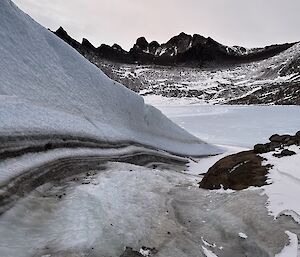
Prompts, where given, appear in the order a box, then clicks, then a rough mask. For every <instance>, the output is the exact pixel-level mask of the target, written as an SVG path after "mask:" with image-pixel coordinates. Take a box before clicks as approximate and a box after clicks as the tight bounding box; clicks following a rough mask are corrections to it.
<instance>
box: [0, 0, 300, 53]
mask: <svg viewBox="0 0 300 257" xmlns="http://www.w3.org/2000/svg"><path fill="white" fill-rule="evenodd" d="M0 1H1V0H0ZM14 2H15V3H16V4H17V5H18V6H19V7H20V8H21V9H22V10H23V11H25V12H27V13H28V14H30V15H31V16H32V17H33V18H34V19H35V20H37V21H38V22H39V23H41V24H42V25H44V26H45V27H47V28H50V29H52V30H56V29H57V28H58V27H59V26H63V27H64V28H65V29H66V30H67V31H68V33H69V34H70V35H71V36H73V37H74V38H76V39H77V40H79V41H81V39H82V37H85V38H88V39H89V40H90V41H91V42H92V43H93V44H94V45H95V46H99V45H100V44H101V43H106V44H110V45H111V44H113V43H118V44H120V45H121V46H122V47H124V48H125V49H127V50H128V49H129V48H130V47H131V46H132V45H133V43H134V42H135V40H136V39H137V38H138V37H140V36H145V37H146V38H147V40H148V41H152V40H157V41H158V42H159V43H162V42H166V41H167V40H168V39H170V38H171V37H172V36H174V35H177V34H179V33H180V32H182V31H183V32H185V33H188V34H195V33H197V34H201V35H203V36H210V37H212V38H214V39H215V40H217V41H219V42H221V43H223V44H226V45H242V46H246V47H255V46H264V45H268V44H273V43H284V42H294V41H299V40H300V29H299V25H300V15H299V11H300V0H247V1H245V0H14Z"/></svg>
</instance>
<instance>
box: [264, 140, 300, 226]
mask: <svg viewBox="0 0 300 257" xmlns="http://www.w3.org/2000/svg"><path fill="white" fill-rule="evenodd" d="M287 149H289V150H291V151H294V152H295V153H296V155H293V156H286V157H282V158H277V157H275V156H273V153H274V152H270V153H266V154H262V155H261V156H262V157H264V158H266V159H267V161H265V162H264V165H265V164H270V165H272V166H273V168H272V169H271V170H270V173H269V175H268V176H269V180H270V182H271V184H270V185H268V186H265V187H264V190H265V193H266V194H267V196H268V197H269V202H268V205H267V207H268V209H269V211H270V213H271V214H272V215H274V216H275V217H278V216H279V215H281V214H284V215H290V216H292V217H293V218H294V220H295V221H296V222H298V223H300V205H299V195H300V187H299V185H300V170H299V167H300V149H299V146H295V145H294V146H290V147H287Z"/></svg>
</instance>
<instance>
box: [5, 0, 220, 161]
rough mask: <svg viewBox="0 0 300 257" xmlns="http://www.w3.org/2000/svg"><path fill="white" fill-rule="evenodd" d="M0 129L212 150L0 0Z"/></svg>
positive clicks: (188, 150)
mask: <svg viewBox="0 0 300 257" xmlns="http://www.w3.org/2000/svg"><path fill="white" fill-rule="evenodd" d="M0 24H1V27H0V35H1V41H0V70H1V73H0V80H1V84H0V96H1V104H0V132H1V135H7V134H9V135H19V134H33V133H34V134H48V133H51V134H53V133H54V134H55V133H64V134H69V135H80V136H85V137H88V138H96V139H98V140H102V141H120V140H126V141H128V140H129V141H134V142H138V143H141V144H145V145H148V146H152V147H155V148H160V149H163V150H167V151H171V152H173V153H178V154H183V155H185V154H186V155H191V154H194V155H207V154H212V153H216V152H218V150H217V149H216V148H214V147H212V146H209V145H207V144H204V143H203V142H202V141H200V140H199V139H197V138H196V137H194V136H192V135H190V134H188V133H187V132H186V131H184V130H183V129H181V128H180V127H178V126H176V125H175V124H173V123H172V122H171V121H170V120H168V119H167V118H166V117H165V116H163V115H162V114H161V112H160V111H158V110H157V109H155V108H154V107H152V106H149V105H145V104H144V101H143V99H142V98H141V97H140V96H138V95H136V94H134V93H133V92H131V91H130V90H128V89H126V88H125V87H124V86H122V85H120V84H118V83H116V82H114V81H112V80H110V79H109V78H108V77H107V76H105V75H104V74H103V73H102V72H101V71H99V69H97V68H96V67H95V66H94V65H92V64H91V63H89V62H88V61H87V60H86V59H85V58H84V57H82V56H81V55H80V54H79V53H77V52H76V51H75V50H74V49H72V48H71V47H70V46H68V45H67V44H66V43H64V42H63V41H62V40H60V39H59V38H57V37H56V36H55V35H54V34H52V33H51V32H49V31H48V30H47V29H45V28H43V27H42V26H40V25H39V24H37V23H36V22H35V21H33V20H32V19H31V18H30V17H29V16H27V15H25V14H24V13H23V12H22V11H20V10H19V9H18V8H17V7H16V6H15V5H14V4H13V3H12V2H11V1H9V0H2V1H1V2H0Z"/></svg>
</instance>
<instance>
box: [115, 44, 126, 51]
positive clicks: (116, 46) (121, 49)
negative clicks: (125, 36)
mask: <svg viewBox="0 0 300 257" xmlns="http://www.w3.org/2000/svg"><path fill="white" fill-rule="evenodd" d="M112 49H114V50H116V51H119V52H125V50H124V49H123V48H122V47H121V46H120V45H118V44H113V45H112Z"/></svg>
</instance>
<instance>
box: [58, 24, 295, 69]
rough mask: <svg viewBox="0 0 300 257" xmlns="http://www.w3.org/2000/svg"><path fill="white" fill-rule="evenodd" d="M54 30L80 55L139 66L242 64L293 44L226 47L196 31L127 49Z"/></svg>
mask: <svg viewBox="0 0 300 257" xmlns="http://www.w3.org/2000/svg"><path fill="white" fill-rule="evenodd" d="M54 33H55V34H56V35H57V36H59V37H60V38H61V39H63V40H64V41H66V42H67V43H68V44H70V45H71V46H72V47H74V48H75V49H76V50H78V51H79V52H80V53H82V54H89V55H94V56H97V57H98V58H102V59H106V60H109V61H115V62H120V63H127V64H140V65H151V64H154V65H164V66H169V65H179V66H192V67H199V66H200V67H203V66H211V65H214V66H215V65H221V64H222V65H224V64H237V63H246V62H252V61H258V60H263V59H266V58H269V57H272V56H274V55H276V54H278V53H280V52H282V51H284V50H286V49H288V48H289V47H291V46H292V45H294V43H289V44H282V45H272V46H267V47H264V48H254V49H246V48H244V47H239V46H233V47H228V46H225V45H222V44H220V43H218V42H217V41H215V40H213V39H212V38H210V37H208V38H205V37H203V36H201V35H198V34H194V35H193V36H191V35H187V34H185V33H180V34H179V35H177V36H174V37H172V38H171V39H170V40H169V41H168V42H166V43H163V44H159V43H158V42H157V41H152V42H150V43H149V42H148V41H147V40H146V38H145V37H140V38H138V39H137V40H136V43H135V44H134V46H133V47H132V48H131V49H130V51H129V52H127V51H125V50H124V49H123V48H122V47H121V46H119V45H117V44H114V45H112V46H108V45H105V44H102V45H101V46H99V47H97V48H96V47H94V46H93V45H92V44H91V43H90V42H89V41H88V40H87V39H85V38H84V39H83V40H82V43H79V42H77V41H76V40H74V39H72V38H71V37H70V36H69V35H68V33H67V32H66V31H65V30H64V29H63V28H62V27H60V28H59V29H58V30H57V31H56V32H54Z"/></svg>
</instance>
